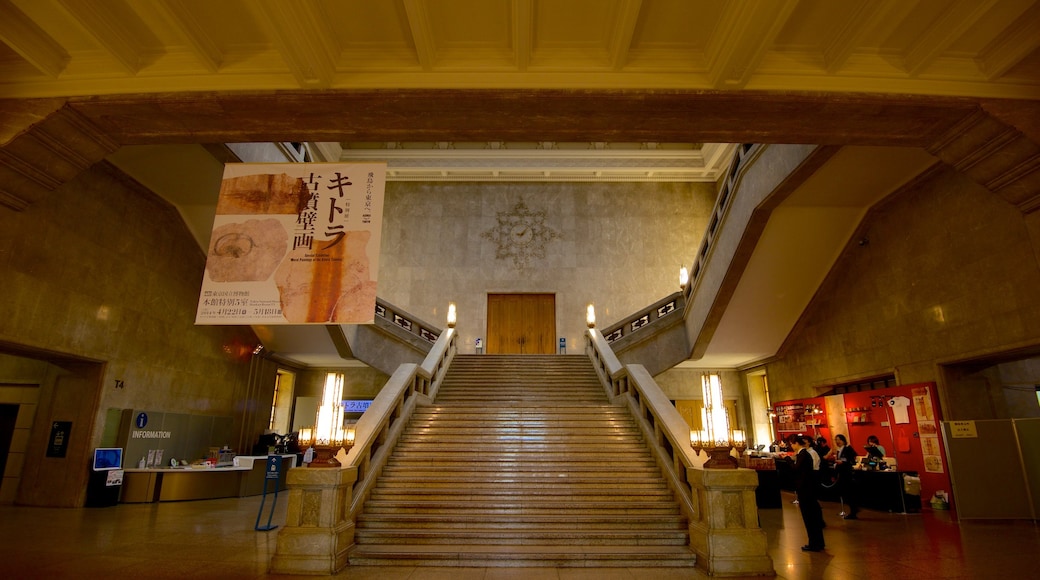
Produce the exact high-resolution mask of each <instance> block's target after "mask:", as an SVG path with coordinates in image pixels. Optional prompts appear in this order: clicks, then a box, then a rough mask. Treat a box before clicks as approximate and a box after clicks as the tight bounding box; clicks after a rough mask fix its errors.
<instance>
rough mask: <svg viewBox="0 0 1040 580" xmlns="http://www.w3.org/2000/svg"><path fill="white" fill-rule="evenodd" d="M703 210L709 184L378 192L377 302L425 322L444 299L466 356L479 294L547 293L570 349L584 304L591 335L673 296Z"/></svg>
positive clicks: (399, 186)
mask: <svg viewBox="0 0 1040 580" xmlns="http://www.w3.org/2000/svg"><path fill="white" fill-rule="evenodd" d="M714 201H715V184H713V183H696V184H689V183H669V184H665V183H408V182H397V183H389V184H387V189H386V204H385V209H384V218H383V219H384V225H383V241H382V257H381V262H380V272H379V296H380V298H382V299H384V300H387V301H388V302H390V303H392V304H394V305H396V306H398V307H401V308H403V309H405V310H407V311H408V312H411V313H412V314H414V315H415V316H418V317H420V318H423V319H425V320H429V321H430V322H433V323H436V324H443V321H444V319H445V313H446V309H447V305H448V303H449V302H455V303H456V305H457V307H458V326H457V330H458V332H459V339H460V342H459V351H460V352H461V353H472V352H474V339H475V338H477V337H485V336H486V315H487V294H488V293H499V292H502V293H524V292H536V293H552V294H555V295H556V329H557V335H558V336H559V337H566V338H567V343H568V348H569V350H568V352H571V353H577V352H581V349H582V348H583V346H582V345H584V341H583V338H582V336H583V334H582V333H583V332H584V330H585V306H586V305H587V304H588V303H590V302H591V303H593V304H595V305H596V314H597V318H598V320H599V323H600V325H601V326H602V325H608V324H610V323H611V322H613V321H616V320H618V319H620V318H621V317H623V316H625V315H628V314H630V313H632V312H634V311H635V310H637V309H639V308H642V307H645V306H647V305H648V304H651V303H653V302H654V301H655V300H658V299H660V298H663V297H664V296H666V295H668V294H670V293H671V292H674V291H675V290H677V289H678V278H679V267H680V266H681V265H682V264H683V262H685V263H686V265H687V266H689V264H690V261H691V258H692V257H693V255H694V253H695V252H696V247H697V245H698V244H699V243H700V241H701V236H702V235H703V233H704V230H705V228H706V227H707V216H708V214H709V213H710V211H711V208H712V205H713V203H714ZM517 217H519V218H520V221H523V222H525V223H531V222H537V223H538V224H540V225H539V227H538V228H537V229H536V235H537V236H538V237H536V239H535V240H534V241H533V242H531V243H528V244H527V248H529V249H533V250H537V249H544V254H541V253H539V252H538V251H531V252H525V251H522V250H520V248H519V245H518V244H514V243H513V242H512V241H511V239H510V231H509V230H510V228H509V225H508V224H509V223H511V222H510V220H511V219H516V218H517ZM519 229H522V228H519ZM517 233H520V232H519V231H518V232H517ZM522 235H528V234H526V233H524V234H522Z"/></svg>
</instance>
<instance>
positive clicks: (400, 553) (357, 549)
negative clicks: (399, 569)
mask: <svg viewBox="0 0 1040 580" xmlns="http://www.w3.org/2000/svg"><path fill="white" fill-rule="evenodd" d="M348 558H349V560H350V563H351V565H354V566H379V565H396V566H456V567H481V568H492V567H498V568H502V567H508V568H521V567H550V568H572V567H573V568H640V567H654V568H660V567H676V568H692V567H693V566H694V565H695V564H696V556H695V555H694V554H693V553H692V552H691V551H690V550H689V548H688V547H686V546H547V545H538V544H525V545H520V546H509V547H508V550H503V549H502V547H500V546H488V545H473V544H456V545H441V546H430V545H426V546H407V545H396V544H383V545H356V546H354V548H353V549H352V550H351V552H350V554H349V555H348Z"/></svg>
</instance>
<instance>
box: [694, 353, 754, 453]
mask: <svg viewBox="0 0 1040 580" xmlns="http://www.w3.org/2000/svg"><path fill="white" fill-rule="evenodd" d="M701 395H702V396H703V397H704V409H702V410H701V425H703V427H704V429H703V430H701V431H696V432H694V431H691V432H690V445H691V446H692V447H693V449H694V451H696V452H697V453H700V452H701V451H702V450H703V451H704V452H705V453H707V454H708V461H706V462H705V463H704V468H705V469H735V468H736V467H737V461H736V460H735V459H734V458H733V457H731V456H730V451H732V450H733V449H734V448H735V449H737V451H738V452H740V453H743V452H744V450H745V449H747V438H746V437H745V435H744V432H743V431H741V430H739V429H738V430H735V431H730V428H729V427H730V425H729V416H728V414H727V413H726V404H725V402H724V401H723V399H722V379H721V378H720V377H719V375H718V374H717V373H704V374H702V375H701Z"/></svg>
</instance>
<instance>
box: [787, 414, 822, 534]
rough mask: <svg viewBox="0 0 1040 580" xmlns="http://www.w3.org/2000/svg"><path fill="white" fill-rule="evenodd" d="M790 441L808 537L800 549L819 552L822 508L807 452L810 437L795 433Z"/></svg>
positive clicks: (800, 503)
mask: <svg viewBox="0 0 1040 580" xmlns="http://www.w3.org/2000/svg"><path fill="white" fill-rule="evenodd" d="M792 442H793V443H794V449H795V460H794V482H795V487H794V489H795V494H796V495H797V497H798V510H799V511H800V512H801V513H802V522H803V523H804V524H805V533H806V534H807V535H808V537H809V543H808V544H806V545H804V546H802V551H803V552H821V551H823V548H824V541H823V510H821V509H820V501H819V489H820V485H819V478H818V477H817V475H816V471H815V470H813V457H812V456H811V455H810V454H809V447H810V446H811V443H810V439H809V437H807V436H805V435H797V436H795V437H794V438H793V441H792Z"/></svg>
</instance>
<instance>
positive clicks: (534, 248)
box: [480, 200, 562, 270]
mask: <svg viewBox="0 0 1040 580" xmlns="http://www.w3.org/2000/svg"><path fill="white" fill-rule="evenodd" d="M545 215H546V212H545V211H544V210H542V211H531V210H529V209H528V208H527V204H525V203H524V201H523V200H520V201H518V202H517V203H516V205H514V206H513V208H512V209H511V210H509V211H500V212H498V217H497V219H498V225H496V226H495V227H493V228H491V229H489V230H487V231H486V232H484V233H482V234H480V237H482V238H484V239H486V240H491V242H492V243H494V244H495V259H497V260H507V259H510V258H511V259H512V260H513V266H514V267H516V269H518V270H522V269H524V268H526V267H528V266H529V265H530V261H531V259H532V258H536V259H542V258H545V255H546V253H545V252H546V245H547V244H548V243H549V242H550V241H552V240H554V239H556V238H559V237H562V236H561V235H560V233H559V232H557V231H556V230H554V229H552V228H551V227H549V226H547V225H545Z"/></svg>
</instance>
